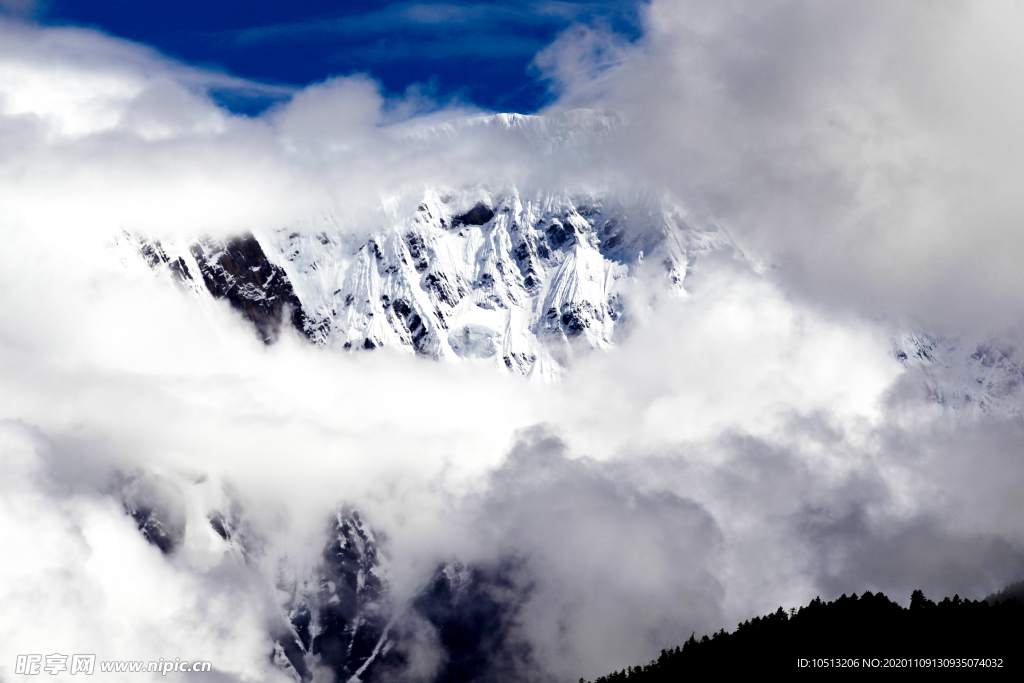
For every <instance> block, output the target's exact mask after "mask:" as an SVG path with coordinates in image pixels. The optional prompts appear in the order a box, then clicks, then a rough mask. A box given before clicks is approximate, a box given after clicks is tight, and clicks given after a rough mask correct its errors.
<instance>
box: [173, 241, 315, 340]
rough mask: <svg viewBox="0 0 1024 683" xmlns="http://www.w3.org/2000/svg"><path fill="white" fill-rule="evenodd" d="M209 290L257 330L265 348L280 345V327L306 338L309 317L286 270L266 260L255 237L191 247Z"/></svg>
mask: <svg viewBox="0 0 1024 683" xmlns="http://www.w3.org/2000/svg"><path fill="white" fill-rule="evenodd" d="M191 251H192V255H193V256H194V257H195V259H196V262H197V263H198V264H199V270H200V273H201V274H202V276H203V284H205V285H206V289H207V290H209V292H210V293H211V294H212V295H213V296H214V297H216V298H218V299H227V301H228V303H230V304H231V306H232V308H234V309H235V310H237V311H239V312H240V313H241V314H242V315H243V316H244V317H245V318H246V319H247V320H249V321H250V322H251V323H252V324H253V325H254V326H255V327H256V331H257V333H258V334H259V335H260V338H261V339H262V340H263V342H264V343H266V344H271V343H273V342H275V341H277V339H278V337H279V336H280V334H281V323H282V321H283V320H285V319H286V318H287V320H288V322H289V323H290V324H291V325H292V326H293V327H294V328H295V329H296V330H298V331H299V332H301V333H302V334H303V335H307V337H308V334H307V330H306V315H305V313H304V312H303V310H302V304H301V303H300V302H299V299H298V297H297V296H295V291H294V290H293V289H292V284H291V282H289V280H288V276H287V275H286V274H285V272H284V269H282V268H281V267H280V266H277V265H275V264H273V263H271V262H270V261H269V260H267V257H266V254H264V253H263V249H262V247H260V244H259V242H257V241H256V238H255V237H253V236H252V235H243V236H241V237H235V238H232V239H230V240H227V241H226V242H218V241H214V240H201V241H200V242H197V243H196V244H194V245H192V248H191Z"/></svg>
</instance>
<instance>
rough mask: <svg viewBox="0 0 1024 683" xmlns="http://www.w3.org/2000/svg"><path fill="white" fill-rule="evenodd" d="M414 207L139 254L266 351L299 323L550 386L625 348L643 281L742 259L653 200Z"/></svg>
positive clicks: (460, 199) (486, 196) (568, 196)
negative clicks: (285, 327) (710, 258)
mask: <svg viewBox="0 0 1024 683" xmlns="http://www.w3.org/2000/svg"><path fill="white" fill-rule="evenodd" d="M400 203H401V202H396V203H395V204H396V205H397V204H400ZM408 206H409V207H410V209H409V210H408V211H407V212H405V213H403V212H401V211H399V210H395V209H388V210H385V209H382V213H385V214H386V215H388V216H389V217H388V219H387V220H386V221H385V222H384V226H385V227H383V228H381V229H378V230H376V231H374V232H373V233H371V234H369V236H368V235H367V234H366V233H365V232H363V233H353V231H352V230H351V228H348V227H345V226H347V225H348V224H349V223H350V221H347V220H346V217H345V216H344V215H342V214H340V213H338V212H324V213H321V214H319V215H316V216H313V217H311V218H309V219H308V220H304V221H301V222H299V223H297V224H295V225H291V226H282V227H281V228H280V229H278V230H274V231H270V232H267V233H257V234H254V235H248V236H241V237H238V238H234V239H230V240H226V241H217V240H210V239H202V238H197V239H196V240H194V241H192V242H190V243H179V244H172V243H170V242H167V241H165V242H163V243H158V242H150V241H146V240H144V239H139V238H129V239H128V240H127V242H128V243H129V244H130V245H131V246H132V248H133V249H137V250H138V251H139V252H141V253H142V254H143V256H145V258H146V260H147V261H148V262H149V264H150V265H151V266H154V267H162V266H166V267H167V269H168V270H169V272H171V273H172V274H173V275H174V277H176V278H177V279H178V280H179V281H181V282H183V283H185V284H187V285H188V286H189V288H190V289H191V290H192V291H194V292H197V293H198V294H200V295H204V296H205V295H206V294H207V293H208V294H211V295H213V296H214V297H217V298H221V299H227V300H228V301H229V302H230V303H231V304H232V306H234V307H235V308H236V309H237V310H239V311H241V312H242V313H243V315H245V316H246V317H247V318H248V319H249V320H250V321H252V322H253V324H254V325H255V326H256V328H257V330H258V332H259V334H260V336H261V338H263V339H264V340H265V341H267V342H272V341H274V340H275V339H276V338H277V336H278V334H279V332H280V327H281V325H282V324H287V323H290V324H291V325H292V326H294V327H295V328H296V329H298V330H299V331H300V332H301V333H302V334H303V335H305V336H306V337H308V338H309V340H310V341H312V342H313V343H315V344H317V345H319V346H322V347H324V348H326V349H332V350H355V349H374V348H391V349H399V350H403V351H406V352H408V353H414V354H419V355H423V356H427V357H430V358H434V359H441V360H453V361H454V360H468V361H473V362H480V363H485V364H489V365H491V366H493V367H495V368H497V369H498V370H500V371H502V372H513V373H517V374H523V375H529V376H532V377H536V378H542V379H555V378H557V377H558V376H559V375H560V374H561V372H562V371H563V370H564V369H565V368H566V367H567V366H568V365H569V364H571V362H572V359H573V357H574V356H575V355H576V354H578V353H580V352H583V351H587V350H590V349H608V348H610V347H611V346H612V345H613V343H614V342H615V340H616V338H617V335H619V334H620V333H621V331H622V327H623V322H624V320H625V318H626V316H627V314H628V311H627V310H626V308H625V305H624V301H623V297H622V290H623V287H624V285H625V283H627V282H628V281H630V280H631V279H635V278H638V277H649V278H650V277H653V278H657V279H659V280H661V281H662V282H663V283H664V284H665V286H666V287H667V288H668V289H669V290H675V291H682V287H683V282H684V279H685V277H686V274H687V271H688V269H689V267H690V265H691V264H692V262H693V261H694V259H695V258H697V257H698V256H699V255H700V254H701V253H704V252H708V251H711V250H729V251H732V252H734V253H737V254H738V251H736V250H735V247H734V246H733V245H732V243H731V241H730V240H729V238H728V236H727V235H726V234H725V232H724V231H722V230H720V229H719V228H718V227H717V226H713V225H712V226H703V227H699V226H696V225H694V223H693V222H692V221H691V220H689V219H688V216H687V212H686V211H685V209H684V208H683V207H682V206H680V205H679V204H677V203H674V202H672V201H671V200H669V199H666V198H665V197H664V196H660V195H656V194H653V193H646V194H645V193H640V194H635V195H633V196H630V197H628V198H622V197H613V196H609V195H608V194H603V193H596V192H582V193H581V192H575V193H574V192H569V191H559V190H556V191H549V190H538V191H533V192H524V191H521V190H519V189H516V188H509V189H506V190H503V191H492V190H488V189H485V188H482V187H476V188H470V189H463V190H455V189H427V190H426V191H425V192H424V193H423V195H422V196H421V197H419V198H418V202H410V203H409V204H408ZM413 207H415V208H413Z"/></svg>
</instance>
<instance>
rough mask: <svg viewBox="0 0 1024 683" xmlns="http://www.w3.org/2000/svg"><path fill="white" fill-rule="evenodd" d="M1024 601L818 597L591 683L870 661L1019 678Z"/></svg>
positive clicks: (1010, 594) (658, 682) (860, 665)
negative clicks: (1016, 673) (958, 668)
mask: <svg viewBox="0 0 1024 683" xmlns="http://www.w3.org/2000/svg"><path fill="white" fill-rule="evenodd" d="M1012 588H1015V587H1011V589H1012ZM1019 593H1021V591H1019V590H1017V591H1012V590H1009V589H1008V590H1007V591H1004V592H1002V593H999V594H996V595H993V596H990V597H989V598H987V599H986V600H978V601H972V600H961V599H960V597H959V596H953V597H952V598H945V599H944V600H942V601H941V602H939V603H935V602H933V601H931V600H929V599H927V598H926V597H925V596H924V593H923V592H921V591H919V590H916V591H914V592H913V593H912V594H911V600H910V607H909V608H904V607H901V606H900V605H898V604H896V603H895V602H893V601H891V600H890V599H889V598H887V597H886V596H885V595H883V594H882V593H871V592H867V593H864V594H863V595H861V596H859V597H858V596H857V595H856V594H853V595H851V596H846V595H845V594H844V595H843V596H842V597H840V598H838V599H837V600H833V601H831V602H824V601H822V600H821V599H820V598H815V599H814V600H812V601H811V603H810V604H808V605H806V606H804V607H801V608H800V609H798V610H797V609H793V610H791V611H790V612H789V613H787V612H786V611H785V610H783V609H782V608H781V607H780V608H779V609H778V610H777V611H776V612H774V613H773V614H768V615H766V616H763V617H754V618H753V619H750V620H749V621H745V622H743V623H742V624H739V625H738V626H737V627H736V630H735V631H733V632H732V633H729V632H727V631H725V630H724V629H722V630H720V631H718V632H717V633H714V634H712V635H711V636H708V635H704V636H702V637H701V638H699V639H698V638H696V637H695V636H694V635H691V636H690V639H689V640H688V641H686V642H685V643H684V644H683V645H682V646H681V647H676V648H674V649H668V650H662V651H661V656H660V657H659V658H658V659H657V660H655V661H653V662H651V663H650V664H647V665H641V666H636V667H629V668H627V669H625V670H623V671H616V672H614V673H611V674H608V675H607V676H602V677H600V678H598V679H597V680H595V681H594V682H593V683H620V682H621V681H630V683H662V682H668V681H673V682H678V681H680V680H683V679H684V676H693V675H699V674H709V675H721V674H723V673H729V672H750V673H755V672H759V673H773V672H787V673H793V674H798V673H800V672H808V673H811V672H813V675H817V676H820V675H822V674H823V673H824V672H822V671H821V670H820V669H821V668H822V667H823V666H826V665H827V668H830V669H835V668H837V667H836V664H846V665H850V664H852V663H853V662H854V661H855V662H856V666H855V667H854V668H855V669H857V670H858V671H859V670H860V669H864V668H872V667H870V666H865V664H866V663H865V661H864V660H865V659H866V660H869V662H868V664H877V665H878V666H877V668H883V667H884V666H885V665H886V664H888V665H889V666H902V667H914V668H922V667H923V666H928V663H929V662H930V666H928V668H939V662H937V661H935V660H946V661H945V664H946V665H947V666H956V665H957V661H956V660H960V661H959V665H960V666H961V667H962V666H963V665H964V664H968V665H970V667H971V669H972V672H973V673H972V674H967V672H964V671H961V672H959V673H962V674H967V675H977V674H981V675H984V673H985V672H986V671H987V672H989V673H994V674H997V675H998V674H999V673H1001V672H1006V671H1008V670H1017V671H1019V670H1022V669H1024V667H1022V666H1021V661H1022V660H1024V643H1022V636H1024V601H1022V600H1021V598H1020V596H1019V595H1018V594H1019ZM977 659H984V660H989V661H988V663H989V664H996V663H997V662H998V660H1002V661H1001V664H1002V668H1001V669H997V668H994V667H991V666H989V667H979V666H978V665H979V662H977V661H974V662H970V661H963V660H977ZM800 660H804V662H803V665H802V666H801V662H800ZM822 660H824V661H822ZM843 660H845V661H843ZM870 660H877V662H872V661H870ZM887 660H888V661H887ZM907 660H912V661H907ZM913 660H916V661H913ZM922 660H924V661H922ZM948 660H954V661H952V662H950V661H948ZM992 660H995V661H992ZM832 673H838V672H832ZM861 673H867V672H863V671H862V672H861ZM904 673H906V672H904ZM580 681H581V683H583V679H580Z"/></svg>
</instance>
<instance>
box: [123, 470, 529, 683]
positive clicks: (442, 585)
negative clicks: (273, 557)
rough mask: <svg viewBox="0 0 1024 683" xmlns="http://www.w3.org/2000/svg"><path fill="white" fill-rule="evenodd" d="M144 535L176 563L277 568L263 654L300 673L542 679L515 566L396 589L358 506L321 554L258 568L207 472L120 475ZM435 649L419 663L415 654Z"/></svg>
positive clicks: (243, 529) (242, 521)
mask: <svg viewBox="0 0 1024 683" xmlns="http://www.w3.org/2000/svg"><path fill="white" fill-rule="evenodd" d="M111 493H112V494H113V495H114V496H116V497H117V498H119V499H120V501H121V503H122V506H123V508H124V510H125V513H126V514H127V515H128V516H129V517H130V518H131V519H132V520H133V521H134V522H135V524H136V526H137V527H138V529H139V532H140V534H142V536H143V537H144V538H145V539H146V540H147V541H149V542H150V543H151V544H153V545H154V546H155V547H157V548H158V549H159V550H160V551H161V552H162V553H163V554H164V555H166V556H168V557H169V558H171V560H172V561H174V562H183V563H186V564H198V565H204V564H206V565H209V563H210V562H213V563H215V564H220V563H224V562H227V563H229V564H234V565H236V566H238V567H246V568H247V570H248V571H253V572H256V574H258V575H261V576H264V577H267V575H270V576H273V577H274V578H273V579H272V583H273V590H272V593H273V597H272V598H271V602H274V603H276V608H277V617H276V618H274V619H272V620H271V622H270V623H269V624H268V627H267V643H268V656H269V657H270V660H271V661H272V662H273V663H274V664H275V665H276V666H277V667H279V668H280V669H281V670H282V671H283V672H286V673H288V674H290V675H291V676H292V678H294V679H295V680H296V681H311V680H324V672H330V675H331V676H333V678H332V680H335V681H352V682H355V681H367V682H379V683H385V682H387V681H394V680H398V679H403V680H404V678H403V676H406V674H408V672H409V671H411V670H414V669H415V670H416V671H418V675H419V678H418V679H416V680H427V681H434V682H437V683H455V682H457V681H481V680H543V677H542V674H540V673H539V672H538V670H537V668H536V667H535V666H534V665H533V663H532V657H531V651H530V647H529V646H528V645H527V644H526V643H525V641H524V640H523V639H522V638H520V637H518V636H517V631H516V626H517V624H518V622H517V619H518V617H519V609H520V607H521V605H523V604H524V602H525V600H526V598H527V597H529V591H530V579H529V576H527V574H526V570H525V567H524V565H523V563H522V562H520V561H518V560H517V559H516V558H514V557H508V558H505V559H504V560H501V561H499V562H497V563H495V564H493V565H487V566H483V565H481V566H474V565H466V564H463V563H461V562H459V561H457V560H452V561H450V562H447V563H442V564H439V565H438V566H437V567H436V570H435V571H434V573H433V575H432V576H430V577H429V579H428V580H427V581H426V582H425V583H424V584H423V585H422V586H421V587H420V589H419V591H418V592H417V593H416V594H415V595H414V596H413V598H412V599H411V600H405V601H404V602H403V603H399V601H397V600H396V599H395V597H394V595H393V593H392V589H391V580H390V573H389V568H388V560H387V555H386V542H385V541H382V537H381V535H380V534H379V533H377V532H375V531H374V529H373V528H372V527H371V525H370V524H368V523H367V521H366V520H365V519H364V518H363V516H362V515H361V514H360V512H359V511H358V510H356V509H354V508H352V507H351V506H346V505H343V506H341V507H340V508H339V509H338V510H337V511H336V512H335V513H334V515H333V516H332V517H331V519H330V520H329V531H328V534H327V540H326V543H325V545H324V547H323V550H322V552H321V553H320V557H319V560H318V561H317V562H316V563H314V564H313V565H312V566H309V567H306V568H304V569H300V568H299V565H298V564H295V563H292V562H290V561H289V560H287V559H285V560H284V561H283V563H282V564H281V565H280V566H277V567H276V571H271V568H270V567H268V566H266V565H265V560H266V558H265V557H264V556H263V547H264V546H263V543H262V541H261V539H260V538H259V535H258V534H256V533H254V532H253V531H252V529H251V528H250V527H249V525H248V522H247V517H246V514H245V511H244V510H243V509H242V507H241V505H240V504H239V503H238V502H237V500H235V499H234V498H233V497H232V495H231V494H230V492H228V491H225V490H223V489H219V488H217V487H216V486H214V485H212V484H211V482H209V481H207V480H205V479H202V478H201V479H199V480H192V479H187V478H184V477H181V476H178V475H171V474H164V473H159V472H154V471H149V472H134V473H132V474H130V475H126V476H123V477H121V478H120V479H119V480H118V481H117V482H115V485H114V487H113V489H112V491H111ZM425 648H426V649H428V650H429V651H430V656H429V657H428V658H427V659H428V660H429V661H428V665H426V666H424V664H423V662H422V661H420V660H422V659H423V656H422V651H423V650H424V649H425Z"/></svg>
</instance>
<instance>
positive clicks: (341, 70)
mask: <svg viewBox="0 0 1024 683" xmlns="http://www.w3.org/2000/svg"><path fill="white" fill-rule="evenodd" d="M5 4H9V3H5ZM15 4H24V3H15ZM639 5H640V0H593V1H590V2H554V1H543V0H542V1H530V0H513V1H510V2H501V3H498V2H463V1H460V0H450V1H447V2H387V1H368V0H349V1H346V2H338V1H337V0H334V1H331V0H292V1H290V2H281V0H246V1H244V2H242V1H239V0H176V1H175V2H161V3H154V2H138V1H137V0H103V1H102V2H80V1H76V0H50V1H49V2H45V3H38V4H36V9H35V18H36V19H37V20H38V21H41V22H42V23H44V24H50V25H68V24H70V25H77V26H89V27H93V28H98V29H101V30H103V31H105V32H107V33H110V34H112V35H115V36H120V37H123V38H127V39H129V40H133V41H138V42H142V43H146V44H148V45H151V46H153V47H155V48H157V49H158V50H160V51H162V52H163V53H165V54H167V55H168V56H170V57H173V58H176V59H180V60H183V61H185V62H189V63H192V64H198V65H204V66H213V67H215V68H219V69H222V70H226V71H228V72H230V73H232V74H235V75H237V76H242V77H245V78H250V79H255V80H259V81H265V82H270V83H277V84H287V85H293V86H303V85H307V84H309V83H312V82H316V81H320V80H323V79H324V78H327V77H329V76H334V75H347V74H351V73H358V72H362V73H368V74H370V75H372V76H373V77H374V78H376V79H377V80H379V81H380V82H381V83H382V84H383V86H384V89H385V90H386V91H387V92H389V93H400V92H403V91H404V90H405V89H406V88H407V87H408V86H410V85H412V84H415V83H419V84H422V85H423V86H425V87H426V89H427V91H428V93H429V94H431V95H432V96H433V97H434V98H437V99H440V100H442V101H444V100H449V99H451V98H458V99H459V100H463V101H468V102H471V103H473V104H476V105H478V106H481V107H484V108H487V109H492V110H497V111H516V112H521V113H529V112H532V111H536V110H537V109H539V108H541V107H542V106H544V105H545V104H547V103H549V102H550V101H551V95H550V93H549V92H548V90H547V88H546V86H545V84H544V82H543V81H542V80H541V79H540V74H539V73H538V72H537V70H536V69H533V68H531V61H532V60H533V57H534V55H535V54H536V53H537V52H538V51H539V50H541V49H542V48H543V47H544V46H545V45H547V44H549V43H550V42H551V41H552V40H554V39H555V38H556V37H557V36H558V34H559V33H560V32H562V31H564V30H565V29H566V28H568V27H569V26H571V25H573V24H598V25H602V26H604V27H607V28H610V29H612V30H613V31H615V32H617V33H620V34H622V35H624V36H625V37H627V38H628V39H636V38H637V37H638V36H639V33H640V28H639V12H638V8H639ZM222 97H223V98H225V99H224V100H223V103H224V104H225V105H227V106H229V107H230V108H232V109H234V110H236V111H243V112H248V113H254V112H256V111H259V110H260V109H261V108H263V107H265V106H266V105H267V104H269V101H267V100H258V99H256V100H253V99H248V100H246V99H239V97H238V95H237V94H233V95H230V96H228V95H223V96H222ZM229 97H230V99H226V98H229Z"/></svg>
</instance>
